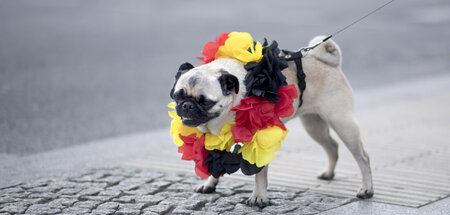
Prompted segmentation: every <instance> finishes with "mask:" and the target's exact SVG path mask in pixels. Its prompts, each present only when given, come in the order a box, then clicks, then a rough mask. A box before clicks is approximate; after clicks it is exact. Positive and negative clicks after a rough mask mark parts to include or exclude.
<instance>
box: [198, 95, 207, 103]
mask: <svg viewBox="0 0 450 215" xmlns="http://www.w3.org/2000/svg"><path fill="white" fill-rule="evenodd" d="M205 101H206V98H205V96H204V95H200V97H198V102H199V103H204V102H205Z"/></svg>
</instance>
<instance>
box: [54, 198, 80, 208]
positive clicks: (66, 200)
mask: <svg viewBox="0 0 450 215" xmlns="http://www.w3.org/2000/svg"><path fill="white" fill-rule="evenodd" d="M77 201H78V200H77V199H75V198H59V199H55V200H53V201H52V202H51V203H53V204H60V205H62V206H63V207H70V206H72V205H73V204H74V203H75V202H77Z"/></svg>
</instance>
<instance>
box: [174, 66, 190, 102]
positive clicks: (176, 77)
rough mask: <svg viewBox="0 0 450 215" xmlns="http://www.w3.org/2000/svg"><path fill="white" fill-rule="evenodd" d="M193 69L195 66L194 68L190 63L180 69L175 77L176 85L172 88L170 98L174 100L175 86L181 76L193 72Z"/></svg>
mask: <svg viewBox="0 0 450 215" xmlns="http://www.w3.org/2000/svg"><path fill="white" fill-rule="evenodd" d="M192 68H194V66H192V64H190V63H188V62H186V63H183V64H181V66H180V68H179V69H178V72H177V74H176V75H175V83H174V84H173V87H172V89H171V90H170V98H172V99H173V93H174V90H175V85H176V84H177V82H178V79H179V78H180V76H181V75H182V74H184V73H186V72H188V71H189V70H191V69H192Z"/></svg>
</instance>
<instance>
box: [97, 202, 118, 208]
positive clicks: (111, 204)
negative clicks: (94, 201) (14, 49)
mask: <svg viewBox="0 0 450 215" xmlns="http://www.w3.org/2000/svg"><path fill="white" fill-rule="evenodd" d="M118 208H119V203H117V202H105V203H103V204H101V205H99V206H97V209H118Z"/></svg>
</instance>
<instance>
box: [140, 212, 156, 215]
mask: <svg viewBox="0 0 450 215" xmlns="http://www.w3.org/2000/svg"><path fill="white" fill-rule="evenodd" d="M141 215H159V213H156V212H151V211H142V212H141Z"/></svg>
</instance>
